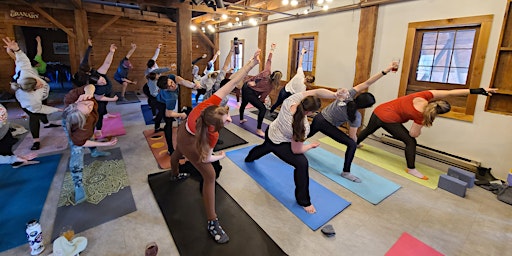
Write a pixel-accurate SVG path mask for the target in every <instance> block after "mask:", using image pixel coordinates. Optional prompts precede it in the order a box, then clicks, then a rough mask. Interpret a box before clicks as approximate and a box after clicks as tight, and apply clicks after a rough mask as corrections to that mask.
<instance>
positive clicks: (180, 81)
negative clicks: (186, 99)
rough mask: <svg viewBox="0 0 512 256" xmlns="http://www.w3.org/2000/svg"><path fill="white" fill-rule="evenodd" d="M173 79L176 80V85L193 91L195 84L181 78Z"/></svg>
mask: <svg viewBox="0 0 512 256" xmlns="http://www.w3.org/2000/svg"><path fill="white" fill-rule="evenodd" d="M174 78H175V79H176V84H179V85H183V86H185V87H187V88H190V89H195V88H196V84H195V83H194V82H191V81H189V80H186V79H185V78H183V77H181V76H174Z"/></svg>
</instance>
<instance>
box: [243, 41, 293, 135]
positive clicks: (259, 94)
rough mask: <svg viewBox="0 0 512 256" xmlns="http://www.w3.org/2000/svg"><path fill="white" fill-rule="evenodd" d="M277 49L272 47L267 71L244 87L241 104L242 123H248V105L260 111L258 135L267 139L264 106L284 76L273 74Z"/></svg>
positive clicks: (247, 82) (248, 81) (278, 72)
mask: <svg viewBox="0 0 512 256" xmlns="http://www.w3.org/2000/svg"><path fill="white" fill-rule="evenodd" d="M275 48H276V44H274V43H273V44H272V45H271V46H270V53H269V54H268V59H267V63H266V64H265V69H264V70H263V71H261V73H259V74H258V75H257V76H255V77H253V78H251V79H249V80H247V81H246V82H245V83H244V85H243V87H242V103H241V104H240V123H245V122H247V119H245V118H244V111H245V107H246V106H247V104H249V103H251V104H252V105H253V106H255V107H256V108H257V109H258V111H259V112H258V126H257V127H256V128H257V130H256V133H257V135H259V136H260V137H265V133H264V132H263V131H262V130H261V126H262V124H263V118H264V117H265V113H266V112H267V108H266V107H265V105H264V104H263V103H264V102H265V98H267V95H268V94H269V93H270V92H271V91H272V90H273V89H274V88H277V87H279V81H281V77H282V76H283V74H282V73H281V71H274V72H272V73H271V66H272V53H273V52H274V49H275Z"/></svg>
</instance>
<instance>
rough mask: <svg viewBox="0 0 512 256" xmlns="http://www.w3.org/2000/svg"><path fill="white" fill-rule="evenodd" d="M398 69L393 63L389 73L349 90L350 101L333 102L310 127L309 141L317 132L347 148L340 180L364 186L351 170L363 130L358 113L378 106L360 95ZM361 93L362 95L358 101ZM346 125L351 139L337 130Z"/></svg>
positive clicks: (371, 98)
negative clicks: (359, 129) (359, 132)
mask: <svg viewBox="0 0 512 256" xmlns="http://www.w3.org/2000/svg"><path fill="white" fill-rule="evenodd" d="M397 65H398V64H396V63H391V64H390V65H389V66H388V67H387V68H386V69H384V70H382V71H381V72H379V73H377V74H375V75H373V76H372V77H370V78H369V79H368V80H366V81H364V82H362V83H360V84H358V85H356V86H354V87H353V88H351V89H350V90H348V94H349V96H348V100H345V101H340V100H335V101H333V102H332V103H331V104H329V105H328V106H327V107H325V108H324V109H323V110H322V112H321V113H319V114H318V115H316V116H315V118H314V119H313V122H312V123H311V132H310V133H309V137H311V136H313V135H315V134H316V133H317V132H322V133H323V134H325V135H327V136H329V137H331V138H332V139H333V140H335V141H337V142H338V143H341V144H344V145H346V146H347V150H346V151H345V163H344V165H343V171H342V172H341V177H343V178H345V179H348V180H350V181H353V182H356V183H360V182H361V179H359V178H358V177H356V176H354V175H352V174H351V173H350V166H351V165H352V160H353V159H354V154H355V152H356V148H357V144H356V142H357V129H358V128H359V127H360V126H361V119H362V118H361V113H359V111H358V110H359V109H364V108H368V107H371V106H373V104H375V97H374V96H373V95H372V94H371V93H368V92H364V93H361V92H363V91H366V90H367V89H368V88H369V87H370V86H371V85H372V84H373V83H375V82H376V81H377V80H379V79H380V78H382V77H383V76H384V75H386V74H387V73H389V71H391V70H392V69H393V67H395V68H398V66H397ZM358 93H361V94H360V95H359V96H357V97H355V96H356V95H357V94H358ZM352 99H353V100H352ZM346 122H348V124H349V126H350V128H349V129H348V135H347V134H345V133H344V132H342V131H341V130H340V129H338V127H339V126H340V125H343V124H344V123H346Z"/></svg>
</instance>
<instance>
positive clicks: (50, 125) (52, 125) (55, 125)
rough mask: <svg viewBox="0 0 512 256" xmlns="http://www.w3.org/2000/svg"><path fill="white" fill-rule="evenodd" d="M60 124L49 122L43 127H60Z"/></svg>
mask: <svg viewBox="0 0 512 256" xmlns="http://www.w3.org/2000/svg"><path fill="white" fill-rule="evenodd" d="M61 126H62V125H60V124H49V125H46V126H45V127H44V128H54V127H61Z"/></svg>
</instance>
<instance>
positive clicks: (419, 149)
mask: <svg viewBox="0 0 512 256" xmlns="http://www.w3.org/2000/svg"><path fill="white" fill-rule="evenodd" d="M380 142H382V143H384V144H386V145H390V146H393V147H395V148H400V149H404V148H405V146H404V143H403V142H401V141H399V140H397V139H395V138H393V137H392V136H390V135H388V134H384V133H383V134H382V137H380ZM416 154H417V155H420V156H423V157H426V158H429V159H432V160H436V161H438V162H441V163H445V164H448V165H451V166H455V167H459V168H462V169H465V170H468V171H471V172H477V170H478V169H477V168H478V167H481V163H480V162H478V161H475V160H471V159H467V158H465V157H461V156H457V155H453V154H450V153H447V152H443V151H441V150H437V149H433V148H430V147H427V146H423V145H420V144H418V145H417V146H416Z"/></svg>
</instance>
